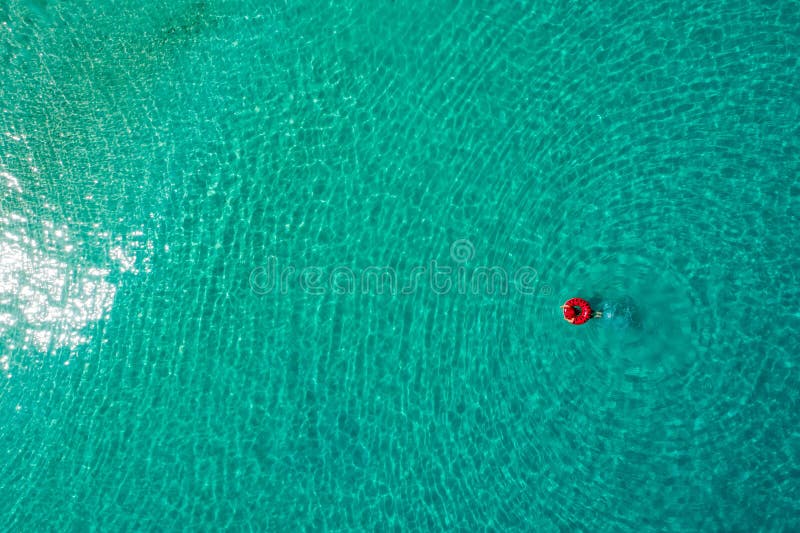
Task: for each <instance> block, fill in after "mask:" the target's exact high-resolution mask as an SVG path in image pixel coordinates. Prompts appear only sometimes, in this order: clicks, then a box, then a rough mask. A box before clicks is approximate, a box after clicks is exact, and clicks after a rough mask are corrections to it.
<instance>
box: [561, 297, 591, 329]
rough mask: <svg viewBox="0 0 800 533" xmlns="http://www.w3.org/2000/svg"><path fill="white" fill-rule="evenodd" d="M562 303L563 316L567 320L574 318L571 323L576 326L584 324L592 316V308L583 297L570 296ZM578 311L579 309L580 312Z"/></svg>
mask: <svg viewBox="0 0 800 533" xmlns="http://www.w3.org/2000/svg"><path fill="white" fill-rule="evenodd" d="M564 305H565V306H566V307H564V318H566V319H567V320H570V319H574V320H572V324H575V325H576V326H580V325H581V324H585V323H586V322H587V321H588V320H589V319H590V318H592V308H591V306H589V302H587V301H586V300H584V299H583V298H571V299H569V300H567V301H566V302H565V303H564ZM576 308H577V310H576ZM578 311H580V314H578Z"/></svg>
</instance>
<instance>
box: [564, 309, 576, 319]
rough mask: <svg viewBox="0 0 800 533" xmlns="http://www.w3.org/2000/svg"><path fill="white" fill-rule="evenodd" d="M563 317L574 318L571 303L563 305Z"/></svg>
mask: <svg viewBox="0 0 800 533" xmlns="http://www.w3.org/2000/svg"><path fill="white" fill-rule="evenodd" d="M564 318H566V319H567V320H569V319H571V318H575V308H574V307H572V306H571V305H567V306H564Z"/></svg>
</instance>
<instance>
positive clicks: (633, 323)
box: [561, 296, 642, 329]
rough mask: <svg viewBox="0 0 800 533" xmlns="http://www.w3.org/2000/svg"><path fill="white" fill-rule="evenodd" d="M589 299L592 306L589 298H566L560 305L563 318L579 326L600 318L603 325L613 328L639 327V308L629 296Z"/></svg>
mask: <svg viewBox="0 0 800 533" xmlns="http://www.w3.org/2000/svg"><path fill="white" fill-rule="evenodd" d="M590 300H591V301H592V302H595V305H594V306H592V305H591V304H590V303H589V300H584V299H583V298H570V299H569V300H567V301H566V302H565V303H564V304H563V305H562V306H561V310H562V312H563V314H564V320H566V321H567V322H569V323H570V324H573V325H575V326H579V325H581V324H585V323H586V322H588V321H589V319H592V318H602V319H603V320H602V322H603V323H604V324H605V325H608V326H611V327H613V328H615V329H627V328H639V327H641V324H642V321H641V316H640V314H639V308H638V307H637V305H636V302H634V301H633V298H631V297H630V296H623V297H622V298H619V299H608V298H602V297H593V298H590Z"/></svg>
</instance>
